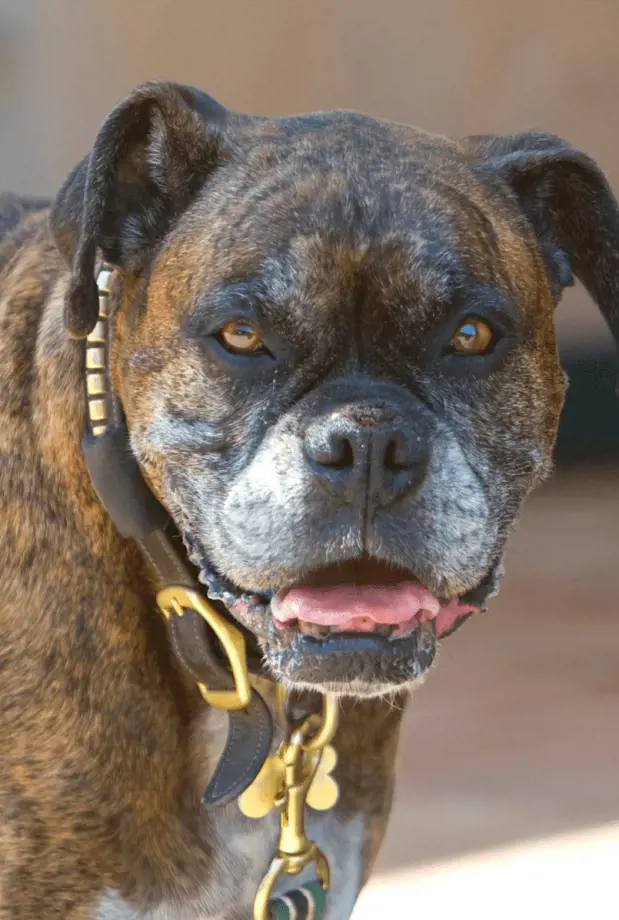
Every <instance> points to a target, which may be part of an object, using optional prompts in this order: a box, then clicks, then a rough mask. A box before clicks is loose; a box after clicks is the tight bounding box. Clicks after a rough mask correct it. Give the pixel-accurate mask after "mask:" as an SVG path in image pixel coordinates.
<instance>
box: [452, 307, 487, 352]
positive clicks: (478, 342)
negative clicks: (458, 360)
mask: <svg viewBox="0 0 619 920" xmlns="http://www.w3.org/2000/svg"><path fill="white" fill-rule="evenodd" d="M493 343H494V334H493V332H492V329H491V328H490V326H489V325H488V323H485V322H484V321H483V319H477V318H476V317H473V316H470V317H468V318H467V319H465V320H464V322H463V323H462V325H460V326H459V327H458V328H457V329H456V331H455V333H454V335H453V336H452V339H451V342H450V345H451V347H452V348H453V350H454V351H457V352H458V353H459V354H461V355H483V354H485V353H486V352H487V351H489V350H490V348H491V346H492V345H493Z"/></svg>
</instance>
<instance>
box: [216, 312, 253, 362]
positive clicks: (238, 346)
mask: <svg viewBox="0 0 619 920" xmlns="http://www.w3.org/2000/svg"><path fill="white" fill-rule="evenodd" d="M218 339H219V341H220V342H221V344H222V345H223V346H224V348H226V349H227V350H228V351H232V352H234V354H236V355H244V354H256V353H257V352H262V351H264V350H265V349H264V346H263V344H262V338H261V337H260V333H259V332H258V330H257V329H256V327H255V326H252V324H251V323H249V322H247V320H244V319H236V320H233V321H232V322H231V323H228V324H227V325H226V326H224V327H223V329H222V330H221V332H220V333H219V335H218Z"/></svg>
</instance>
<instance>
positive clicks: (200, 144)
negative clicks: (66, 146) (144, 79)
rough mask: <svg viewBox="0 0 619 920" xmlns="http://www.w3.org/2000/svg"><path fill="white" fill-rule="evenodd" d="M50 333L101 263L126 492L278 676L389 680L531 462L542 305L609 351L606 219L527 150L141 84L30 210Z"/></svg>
mask: <svg viewBox="0 0 619 920" xmlns="http://www.w3.org/2000/svg"><path fill="white" fill-rule="evenodd" d="M52 224H53V228H54V233H55V237H56V241H57V243H58V246H59V248H60V250H61V252H62V253H63V255H64V256H65V257H66V258H67V260H69V261H70V262H71V264H72V268H73V274H72V279H71V285H70V289H69V295H68V298H67V307H66V321H67V325H68V327H69V330H70V331H71V332H72V333H73V334H74V335H76V336H83V335H84V334H86V333H87V332H88V331H89V330H90V329H91V327H92V326H93V324H94V322H95V319H96V313H97V301H96V289H95V287H94V281H93V270H94V264H95V256H96V254H97V251H98V252H100V253H102V254H103V256H104V257H105V258H106V260H108V261H110V262H112V263H113V264H115V265H116V266H118V268H119V269H120V272H121V275H122V297H121V303H120V306H119V309H118V314H117V318H116V321H115V330H114V344H113V374H114V384H115V387H116V389H117V391H118V393H119V394H120V396H121V399H122V403H123V406H124V409H125V412H126V416H127V419H128V426H129V430H130V435H131V444H132V447H133V449H134V451H135V454H136V456H137V458H138V459H139V462H140V464H141V466H142V469H143V470H144V473H145V475H146V477H147V478H148V481H149V482H150V484H151V486H152V488H153V490H154V491H155V492H156V494H157V495H158V497H159V498H160V500H161V501H162V502H163V503H164V504H165V505H166V506H167V508H168V509H169V511H170V512H171V514H172V516H173V518H174V519H175V521H176V523H177V525H178V527H179V529H180V530H181V531H182V532H183V534H185V535H186V539H187V541H188V544H189V546H190V548H191V551H192V554H193V557H194V559H197V560H198V561H199V564H200V566H201V568H202V569H203V577H204V578H205V580H206V581H207V582H208V583H209V584H210V587H211V590H212V591H213V592H215V593H217V592H219V594H220V595H222V596H223V597H224V599H225V601H226V603H227V605H228V607H229V609H230V610H231V612H232V613H233V615H234V616H236V617H237V619H238V620H239V621H240V622H241V623H242V624H243V625H244V626H245V627H246V628H248V629H249V630H251V631H252V632H253V633H254V635H255V636H256V637H257V639H258V641H259V643H260V646H261V648H262V650H263V652H264V655H265V657H266V660H267V662H268V665H269V666H270V668H271V669H272V671H273V672H274V673H275V674H276V675H277V676H278V677H279V678H280V679H282V680H285V681H287V682H290V683H293V684H297V685H311V686H313V687H319V688H323V689H324V688H328V689H330V690H334V691H338V690H339V691H340V692H345V693H356V694H373V693H377V692H384V691H385V690H386V689H390V688H391V689H396V688H397V687H400V686H402V685H405V684H408V683H411V682H412V681H413V680H414V679H415V678H417V677H418V676H419V675H421V674H422V673H423V672H424V671H425V670H426V669H427V667H428V666H429V665H430V664H431V662H432V659H433V657H434V652H435V645H436V639H437V636H438V637H440V636H441V635H442V634H446V633H447V632H449V631H450V630H451V629H452V628H453V627H454V624H457V623H458V622H460V621H461V619H462V617H464V616H466V615H467V614H468V613H470V612H471V611H472V610H474V609H476V608H478V607H479V606H481V605H482V604H483V600H484V596H485V595H486V594H487V593H488V590H489V588H490V587H491V585H492V583H493V580H494V578H495V576H496V571H497V567H498V566H499V564H500V559H501V556H502V553H503V548H504V543H505V540H506V536H507V534H508V532H509V530H510V527H511V526H512V524H513V522H514V520H515V518H516V517H517V515H518V513H519V510H520V508H521V505H522V502H523V500H524V498H525V496H526V495H527V493H528V492H529V491H530V490H531V488H532V487H533V486H534V485H535V484H536V483H538V482H539V481H540V480H542V479H543V478H544V477H545V476H546V475H547V473H548V471H549V468H550V465H551V455H552V448H553V444H554V440H555V434H556V430H557V424H558V419H559V413H560V409H561V406H562V402H563V395H564V388H565V382H564V376H563V373H562V371H561V369H560V366H559V361H558V356H557V347H556V343H555V336H554V330H553V311H554V307H555V305H556V304H557V301H558V300H559V298H560V295H561V292H562V290H563V288H565V287H566V286H567V285H569V284H571V282H572V271H573V272H574V273H575V274H576V275H577V276H578V277H580V278H581V279H582V280H583V282H584V283H585V285H586V286H587V287H588V289H589V291H590V292H591V294H592V295H593V296H594V298H595V299H596V300H597V302H598V303H599V305H600V307H601V309H602V310H603V311H604V313H605V315H606V317H607V319H608V321H609V323H610V324H611V326H612V327H613V328H614V330H615V332H616V331H617V328H618V326H619V319H618V313H617V303H618V299H617V297H618V292H619V210H618V207H617V204H616V202H615V200H614V198H613V196H612V193H611V191H610V189H609V187H608V185H607V183H606V181H605V179H604V177H603V175H602V173H601V172H600V170H599V169H598V168H597V167H596V165H595V164H594V163H593V162H592V161H591V160H589V159H588V158H587V157H586V156H585V155H583V154H582V153H580V152H578V151H576V150H574V149H573V148H571V147H569V146H568V145H567V144H566V143H564V142H563V141H561V140H560V139H558V138H556V137H553V136H551V135H546V134H535V133H529V134H519V135H513V136H508V137H494V136H492V137H473V138H466V139H463V140H459V141H453V140H447V139H444V138H440V137H434V136H430V135H427V134H424V133H422V132H420V131H418V130H415V129H413V128H408V127H403V126H401V125H393V124H386V123H383V122H380V121H376V120H374V119H372V118H368V117H365V116H362V115H359V114H355V113H351V112H328V113H324V114H314V115H306V116H300V117H294V118H284V119H263V118H252V117H247V116H240V115H235V114H232V113H229V112H228V111H227V110H225V109H224V108H223V107H221V106H220V105H218V104H217V103H215V102H214V101H213V100H211V99H210V98H209V97H207V96H205V95H204V94H202V93H199V92H197V91H195V90H193V89H190V88H187V87H181V86H176V85H171V84H149V85H147V86H145V87H141V88H139V89H138V90H136V91H135V92H134V93H133V94H132V95H131V96H129V97H128V99H126V100H125V101H124V102H123V103H121V105H119V106H118V107H117V108H116V109H115V110H114V111H113V112H112V113H111V115H110V116H109V117H108V118H107V120H106V121H105V123H104V124H103V126H102V128H101V131H100V133H99V135H98V137H97V139H96V142H95V145H94V149H93V151H92V153H91V154H90V156H89V157H87V158H86V159H85V160H84V161H83V162H82V163H81V164H80V165H79V166H78V167H77V168H76V170H75V171H74V172H73V173H72V175H71V176H70V177H69V179H68V180H67V182H66V184H65V186H64V187H63V189H62V191H61V192H60V195H59V196H58V199H57V202H56V205H55V208H54V212H53V216H52Z"/></svg>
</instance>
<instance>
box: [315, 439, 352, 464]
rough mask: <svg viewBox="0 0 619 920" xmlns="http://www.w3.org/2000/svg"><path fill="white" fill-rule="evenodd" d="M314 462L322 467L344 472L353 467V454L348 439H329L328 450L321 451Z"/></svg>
mask: <svg viewBox="0 0 619 920" xmlns="http://www.w3.org/2000/svg"><path fill="white" fill-rule="evenodd" d="M316 460H318V462H319V463H321V464H322V465H323V466H330V467H332V469H335V470H346V469H350V468H351V467H353V466H354V464H355V452H354V450H353V447H352V444H351V443H350V441H349V440H348V438H344V437H337V436H336V437H332V438H331V439H330V443H329V449H328V450H325V451H322V452H321V453H320V456H317V457H316Z"/></svg>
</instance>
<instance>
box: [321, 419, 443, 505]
mask: <svg viewBox="0 0 619 920" xmlns="http://www.w3.org/2000/svg"><path fill="white" fill-rule="evenodd" d="M305 455H306V459H307V462H308V464H309V466H310V467H311V469H312V471H313V473H314V476H315V477H316V478H317V479H318V481H319V482H320V483H321V485H323V486H326V487H327V488H329V490H330V491H332V492H333V491H335V492H337V494H338V495H340V497H342V498H343V499H344V500H345V501H347V502H350V503H356V502H359V501H365V500H367V501H369V503H370V504H372V505H374V506H375V507H384V506H386V505H388V504H390V503H391V502H393V501H395V499H397V498H400V497H401V496H402V495H404V494H405V493H407V492H409V491H412V490H413V489H417V488H418V487H419V486H420V485H421V483H422V482H423V480H424V477H425V474H426V470H427V467H428V461H429V450H428V445H427V443H424V442H423V441H421V440H420V439H417V438H416V437H415V436H414V434H412V433H411V432H410V431H408V430H407V429H406V427H405V424H404V420H403V419H393V420H392V419H390V420H388V421H383V422H379V423H377V424H376V423H374V424H371V425H367V424H363V423H360V422H358V421H355V420H351V419H348V418H346V417H343V416H340V415H334V416H332V417H330V418H327V419H325V418H319V419H316V420H315V421H314V422H312V423H311V424H310V425H309V427H308V429H307V431H306V434H305Z"/></svg>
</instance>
